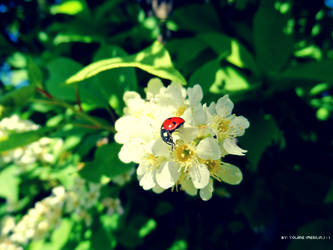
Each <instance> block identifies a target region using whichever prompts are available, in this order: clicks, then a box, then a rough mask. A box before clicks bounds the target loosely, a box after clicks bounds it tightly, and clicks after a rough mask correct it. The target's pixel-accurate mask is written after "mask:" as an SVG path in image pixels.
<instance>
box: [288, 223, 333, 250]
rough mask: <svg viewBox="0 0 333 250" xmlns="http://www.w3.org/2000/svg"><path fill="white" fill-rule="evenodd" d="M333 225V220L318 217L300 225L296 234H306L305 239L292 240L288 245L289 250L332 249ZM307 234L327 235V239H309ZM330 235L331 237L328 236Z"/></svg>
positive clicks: (314, 235) (315, 235)
mask: <svg viewBox="0 0 333 250" xmlns="http://www.w3.org/2000/svg"><path fill="white" fill-rule="evenodd" d="M332 227H333V220H332V218H331V219H317V220H313V221H310V222H309V223H306V224H305V225H303V226H302V227H300V228H299V229H298V230H297V232H296V233H295V236H304V240H303V239H298V240H292V241H291V242H290V244H289V246H288V248H287V249H288V250H299V249H320V250H331V249H332V241H331V239H332V235H331V234H332ZM307 236H310V237H311V236H312V237H320V236H326V239H318V238H317V239H316V238H312V239H311V238H310V239H307V238H306V237H307ZM328 237H329V238H328Z"/></svg>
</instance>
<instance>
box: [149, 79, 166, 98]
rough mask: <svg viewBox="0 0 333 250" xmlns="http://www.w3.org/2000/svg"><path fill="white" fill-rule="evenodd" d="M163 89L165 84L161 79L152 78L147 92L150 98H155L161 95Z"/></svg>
mask: <svg viewBox="0 0 333 250" xmlns="http://www.w3.org/2000/svg"><path fill="white" fill-rule="evenodd" d="M161 88H163V83H162V81H161V79H159V78H152V79H150V80H149V82H148V85H147V88H145V92H146V94H147V97H148V96H154V95H157V94H159V93H160V90H161Z"/></svg>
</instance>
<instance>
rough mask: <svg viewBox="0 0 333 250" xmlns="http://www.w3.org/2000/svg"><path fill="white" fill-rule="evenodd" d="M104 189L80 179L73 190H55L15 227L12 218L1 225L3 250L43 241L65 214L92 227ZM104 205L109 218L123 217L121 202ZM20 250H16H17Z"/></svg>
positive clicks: (107, 200)
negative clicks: (115, 214) (94, 210)
mask: <svg viewBox="0 0 333 250" xmlns="http://www.w3.org/2000/svg"><path fill="white" fill-rule="evenodd" d="M100 188H101V185H99V184H94V183H87V182H86V181H84V180H83V179H81V178H77V179H76V180H75V182H74V184H73V186H72V187H71V188H69V189H68V190H66V189H65V188H64V187H63V186H58V187H55V188H53V190H52V194H51V195H50V196H48V197H46V198H45V199H43V200H41V201H39V202H37V203H35V206H34V208H32V209H30V210H29V211H28V213H27V214H26V215H25V216H23V218H22V219H21V220H20V221H19V222H18V223H17V224H16V223H15V220H14V218H13V217H6V218H4V219H3V221H2V225H1V234H0V250H1V247H3V248H5V247H7V248H5V249H11V248H10V247H12V249H22V248H20V245H26V244H27V243H28V242H29V241H30V240H35V239H41V238H43V237H44V236H45V235H47V234H48V233H49V232H50V231H51V230H52V229H54V228H55V227H56V226H57V225H58V224H59V222H60V221H61V219H62V217H63V216H64V215H65V214H69V215H72V216H73V218H74V219H75V220H78V221H83V222H84V223H85V224H86V226H91V224H92V220H93V218H92V216H91V213H90V212H89V209H91V208H92V207H93V206H95V204H96V203H97V202H98V200H99V197H100ZM101 203H102V204H103V206H104V207H105V208H106V212H107V213H108V214H113V213H119V214H122V213H123V208H122V206H121V202H120V200H119V199H113V198H109V197H106V198H104V199H103V200H102V201H101ZM14 247H17V248H14Z"/></svg>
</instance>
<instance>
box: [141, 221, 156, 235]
mask: <svg viewBox="0 0 333 250" xmlns="http://www.w3.org/2000/svg"><path fill="white" fill-rule="evenodd" d="M155 228H156V221H155V220H154V219H149V220H148V221H147V222H146V224H144V225H143V226H142V227H141V228H140V230H139V232H138V234H139V237H140V238H144V237H145V236H146V235H148V234H149V233H150V232H151V231H153V230H154V229H155Z"/></svg>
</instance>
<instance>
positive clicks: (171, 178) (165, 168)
mask: <svg viewBox="0 0 333 250" xmlns="http://www.w3.org/2000/svg"><path fill="white" fill-rule="evenodd" d="M177 167H178V165H177V164H176V163H175V162H170V161H167V162H163V163H162V165H161V166H160V168H159V169H158V170H157V171H156V181H157V184H158V185H160V186H161V188H164V189H168V188H170V187H172V186H173V185H175V184H176V182H177V180H178V178H179V172H178V168H177Z"/></svg>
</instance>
